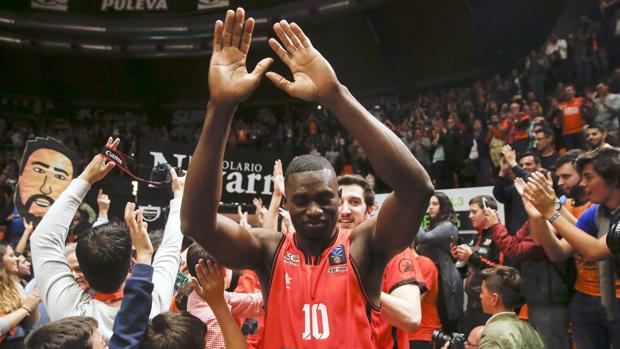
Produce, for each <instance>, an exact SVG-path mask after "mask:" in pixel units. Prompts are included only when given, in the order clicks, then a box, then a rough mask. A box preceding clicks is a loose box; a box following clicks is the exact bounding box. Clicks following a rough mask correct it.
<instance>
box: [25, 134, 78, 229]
mask: <svg viewBox="0 0 620 349" xmlns="http://www.w3.org/2000/svg"><path fill="white" fill-rule="evenodd" d="M77 166H78V157H77V154H76V153H75V152H73V151H72V150H70V149H69V148H67V147H66V146H64V145H63V144H62V143H60V142H58V141H57V140H55V139H53V138H49V137H48V138H39V137H37V138H36V139H34V140H30V141H28V142H27V143H26V149H25V150H24V154H23V155H22V161H21V164H20V166H19V180H18V183H17V189H16V190H15V207H17V211H18V212H19V214H20V215H21V216H22V217H24V218H25V219H26V220H28V221H32V222H36V223H38V222H39V221H40V220H41V218H43V216H44V215H45V213H46V212H47V210H48V209H49V207H50V206H52V204H53V203H54V201H56V199H58V197H59V196H60V194H61V193H62V192H63V191H64V190H65V189H66V188H67V186H69V183H71V180H72V179H73V177H75V175H76V171H77V170H78V168H77Z"/></svg>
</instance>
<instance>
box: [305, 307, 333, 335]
mask: <svg viewBox="0 0 620 349" xmlns="http://www.w3.org/2000/svg"><path fill="white" fill-rule="evenodd" d="M303 311H304V333H303V334H302V335H301V336H302V338H303V339H304V340H306V341H309V340H311V339H312V338H314V339H318V340H322V339H327V338H328V337H329V320H328V317H327V307H326V306H325V304H323V303H319V304H304V308H303ZM319 313H321V325H322V326H321V328H320V329H319Z"/></svg>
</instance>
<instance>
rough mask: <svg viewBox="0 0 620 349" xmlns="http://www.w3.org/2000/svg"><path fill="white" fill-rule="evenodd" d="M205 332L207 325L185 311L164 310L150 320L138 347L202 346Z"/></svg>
mask: <svg viewBox="0 0 620 349" xmlns="http://www.w3.org/2000/svg"><path fill="white" fill-rule="evenodd" d="M206 333H207V325H205V323H204V322H202V321H201V320H200V319H199V318H197V317H195V316H194V315H192V314H190V313H188V312H187V311H181V312H180V313H172V312H165V313H161V314H159V315H157V316H156V317H154V318H153V320H151V322H150V323H149V327H148V328H147V330H146V332H145V334H144V338H143V339H142V344H140V348H144V349H147V348H148V349H176V348H192V349H193V348H196V349H198V348H204V347H205V334H206Z"/></svg>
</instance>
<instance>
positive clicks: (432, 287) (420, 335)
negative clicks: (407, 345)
mask: <svg viewBox="0 0 620 349" xmlns="http://www.w3.org/2000/svg"><path fill="white" fill-rule="evenodd" d="M415 260H416V261H417V262H418V265H419V266H420V270H421V271H422V275H423V276H424V283H425V285H426V288H427V292H426V295H425V296H424V298H423V299H422V304H421V305H422V321H421V322H420V327H418V330H417V331H415V332H413V333H410V334H409V340H412V341H414V340H417V341H430V340H431V339H433V331H434V330H440V329H441V322H440V321H439V312H438V311H437V295H438V293H439V280H438V278H439V276H438V274H439V272H438V271H437V267H436V266H435V263H433V261H432V260H430V259H429V258H427V257H424V256H416V258H415Z"/></svg>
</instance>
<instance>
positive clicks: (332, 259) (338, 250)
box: [329, 244, 347, 265]
mask: <svg viewBox="0 0 620 349" xmlns="http://www.w3.org/2000/svg"><path fill="white" fill-rule="evenodd" d="M345 263H347V256H346V255H345V253H344V246H343V245H342V244H340V245H338V246H336V247H334V249H333V250H332V251H331V252H330V254H329V265H340V264H345Z"/></svg>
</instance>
